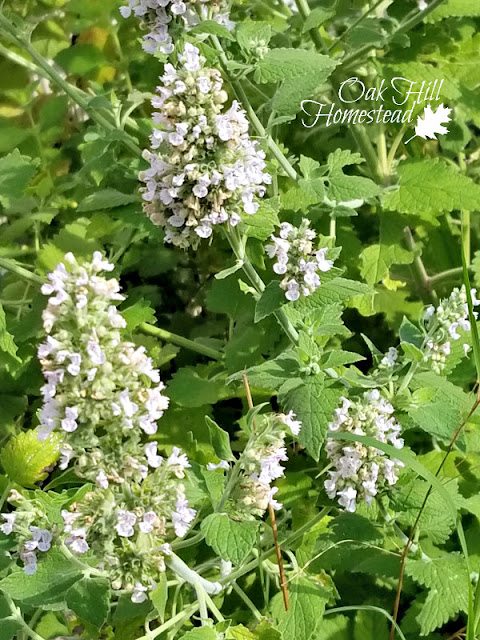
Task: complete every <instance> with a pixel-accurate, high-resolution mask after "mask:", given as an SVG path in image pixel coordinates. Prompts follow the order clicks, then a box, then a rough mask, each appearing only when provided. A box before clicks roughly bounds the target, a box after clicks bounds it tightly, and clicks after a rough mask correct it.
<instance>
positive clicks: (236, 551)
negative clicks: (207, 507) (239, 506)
mask: <svg viewBox="0 0 480 640" xmlns="http://www.w3.org/2000/svg"><path fill="white" fill-rule="evenodd" d="M258 526H259V525H258V522H252V521H246V522H239V521H236V520H232V519H231V518H230V517H229V516H228V515H227V514H226V513H212V514H210V515H209V516H207V517H206V518H205V520H204V521H203V522H202V525H201V530H202V532H203V533H204V535H205V541H206V543H207V544H208V545H209V546H210V547H212V549H213V550H214V551H215V553H216V554H218V555H219V556H220V557H221V558H223V560H227V561H230V562H232V563H233V564H234V565H239V564H241V563H242V562H243V561H244V560H245V558H246V557H247V556H248V554H249V553H250V551H251V550H252V548H253V545H254V544H255V540H256V538H257V530H258Z"/></svg>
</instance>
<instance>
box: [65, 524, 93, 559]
mask: <svg viewBox="0 0 480 640" xmlns="http://www.w3.org/2000/svg"><path fill="white" fill-rule="evenodd" d="M86 536H87V532H86V529H84V528H80V529H72V530H71V532H70V535H69V536H68V537H67V538H66V539H65V544H66V545H67V547H70V549H71V550H72V551H75V553H80V554H81V553H86V552H87V551H88V550H89V549H90V547H89V545H88V542H87V540H86Z"/></svg>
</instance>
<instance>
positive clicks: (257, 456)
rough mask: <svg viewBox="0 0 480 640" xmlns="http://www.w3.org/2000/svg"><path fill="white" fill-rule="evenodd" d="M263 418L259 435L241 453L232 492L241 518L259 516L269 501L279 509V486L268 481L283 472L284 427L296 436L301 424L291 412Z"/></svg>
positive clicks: (272, 480) (284, 457)
mask: <svg viewBox="0 0 480 640" xmlns="http://www.w3.org/2000/svg"><path fill="white" fill-rule="evenodd" d="M262 419H263V420H264V424H263V426H262V428H261V429H260V430H259V433H258V436H257V437H256V438H254V440H253V443H252V444H251V446H249V447H247V448H246V449H245V451H244V453H243V456H242V472H243V473H242V476H241V478H240V480H239V482H238V485H237V487H236V490H235V492H234V494H233V507H234V509H235V510H236V511H237V512H238V514H239V515H240V516H241V517H247V518H251V517H254V516H260V517H261V516H262V515H263V514H264V512H265V510H266V509H267V508H268V505H269V504H270V505H271V506H272V507H273V508H274V509H276V510H278V509H281V508H282V505H281V504H280V503H279V502H278V501H277V500H275V498H274V496H275V494H276V493H277V491H278V488H277V487H272V486H271V484H272V482H274V481H275V480H277V479H278V478H281V477H282V476H283V475H284V473H285V469H284V467H282V465H281V462H286V461H287V460H288V456H287V450H286V448H285V431H284V428H285V426H287V427H288V428H289V430H290V432H291V433H292V434H293V435H295V436H296V435H298V434H299V433H300V429H301V426H302V423H301V422H300V421H299V420H297V419H296V415H295V414H294V413H293V411H290V412H289V413H287V414H279V415H275V416H273V417H272V416H264V417H262Z"/></svg>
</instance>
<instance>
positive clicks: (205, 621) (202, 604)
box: [193, 582, 210, 627]
mask: <svg viewBox="0 0 480 640" xmlns="http://www.w3.org/2000/svg"><path fill="white" fill-rule="evenodd" d="M193 586H194V588H195V593H196V594H197V601H198V610H199V612H200V624H201V625H202V627H205V626H210V619H209V617H208V609H207V598H206V595H207V594H206V593H205V591H204V589H203V587H202V585H201V584H200V583H198V582H197V583H195V584H194V585H193Z"/></svg>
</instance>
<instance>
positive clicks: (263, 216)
mask: <svg viewBox="0 0 480 640" xmlns="http://www.w3.org/2000/svg"><path fill="white" fill-rule="evenodd" d="M279 208H280V200H279V198H278V197H274V198H267V199H265V200H262V201H261V202H260V206H259V207H258V211H257V212H256V213H255V215H253V216H252V215H249V214H244V215H242V221H243V224H244V225H245V233H246V234H247V236H249V237H250V238H257V239H258V240H266V239H267V238H268V237H269V236H270V234H272V233H273V232H274V231H275V227H276V226H279V225H280V221H279V219H278V211H279Z"/></svg>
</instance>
